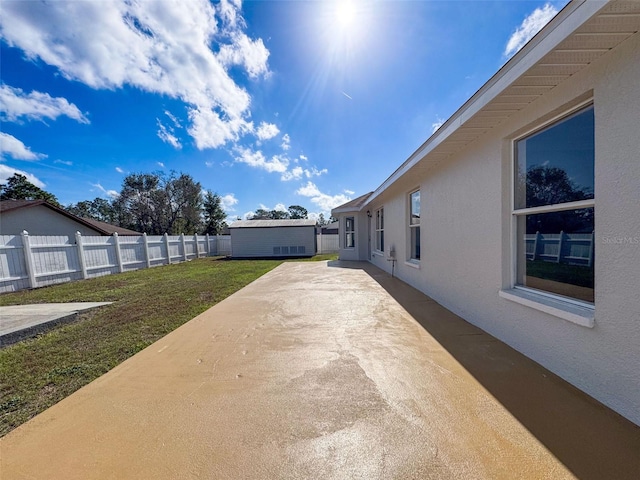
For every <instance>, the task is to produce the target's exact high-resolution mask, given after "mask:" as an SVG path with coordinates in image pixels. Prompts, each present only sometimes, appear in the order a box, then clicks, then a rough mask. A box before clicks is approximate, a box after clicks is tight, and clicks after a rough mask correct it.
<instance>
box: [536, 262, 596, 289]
mask: <svg viewBox="0 0 640 480" xmlns="http://www.w3.org/2000/svg"><path fill="white" fill-rule="evenodd" d="M527 275H529V276H531V277H538V278H544V279H546V280H554V281H556V282H562V283H568V284H571V285H578V286H580V287H587V288H593V268H589V267H583V266H580V265H567V264H566V263H553V262H544V261H542V260H534V261H530V260H529V261H527Z"/></svg>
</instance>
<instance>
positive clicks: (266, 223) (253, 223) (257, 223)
mask: <svg viewBox="0 0 640 480" xmlns="http://www.w3.org/2000/svg"><path fill="white" fill-rule="evenodd" d="M315 226H316V221H315V220H305V219H296V220H291V219H290V220H238V221H236V222H233V223H232V224H231V225H229V229H231V230H233V229H234V228H280V227H315Z"/></svg>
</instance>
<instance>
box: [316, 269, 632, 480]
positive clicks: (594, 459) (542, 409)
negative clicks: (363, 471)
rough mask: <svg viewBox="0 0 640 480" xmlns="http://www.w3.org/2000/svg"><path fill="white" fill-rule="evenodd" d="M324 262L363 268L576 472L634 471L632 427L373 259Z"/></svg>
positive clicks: (610, 475)
mask: <svg viewBox="0 0 640 480" xmlns="http://www.w3.org/2000/svg"><path fill="white" fill-rule="evenodd" d="M328 266H329V267H334V268H351V269H359V270H363V271H364V272H366V273H367V274H368V275H369V276H370V277H371V278H372V279H374V280H375V281H376V282H377V283H378V284H380V285H381V286H382V288H384V289H385V290H386V291H387V293H389V295H391V296H392V297H393V298H394V299H395V300H396V301H397V302H398V303H399V304H400V305H401V306H402V307H403V308H404V309H405V310H406V311H407V312H408V313H409V314H410V315H411V316H412V317H413V318H414V319H415V320H416V321H418V322H419V323H420V325H422V327H423V328H424V329H425V330H426V331H427V332H428V333H429V334H430V335H431V336H432V337H433V338H434V339H436V340H437V341H438V342H439V343H440V344H441V345H442V346H443V347H444V348H445V349H446V350H447V351H448V352H449V353H450V354H451V355H452V356H453V357H454V358H455V359H456V360H457V361H458V362H459V363H460V364H461V365H462V366H463V367H464V368H465V369H466V370H467V371H468V372H469V373H470V374H471V375H473V377H474V378H475V379H476V380H477V381H478V382H480V383H481V384H482V386H483V387H484V388H485V389H486V390H487V391H488V392H490V393H491V395H493V396H494V397H495V398H496V399H497V400H498V401H499V402H500V403H501V404H502V405H503V406H504V407H505V408H506V409H507V410H508V411H509V412H510V413H511V414H512V415H513V416H514V417H515V418H516V419H517V420H518V421H519V422H520V423H521V424H522V425H523V426H524V427H525V428H527V429H528V430H529V431H530V432H531V433H532V434H533V435H535V437H536V438H537V439H538V440H539V441H540V442H541V443H542V444H543V445H544V446H545V447H546V448H547V449H548V450H549V451H550V452H551V453H552V454H553V455H554V456H555V457H556V458H558V460H560V461H561V462H562V463H563V464H564V465H565V466H566V467H567V468H568V469H569V470H571V472H572V473H573V474H574V475H575V476H576V477H578V478H580V479H593V480H596V479H597V480H601V479H627V478H628V479H638V478H640V427H638V426H636V425H634V424H633V423H631V422H630V421H628V420H626V419H625V418H623V417H622V416H620V415H618V414H617V413H615V412H614V411H612V410H611V409H609V408H608V407H606V406H604V405H603V404H601V403H600V402H598V401H597V400H595V399H593V398H592V397H590V396H588V395H586V394H585V393H584V392H582V391H580V390H578V389H577V388H575V387H573V386H572V385H570V384H569V383H567V382H566V381H564V380H562V379H561V378H559V377H558V376H557V375H554V374H553V373H551V372H550V371H548V370H547V369H545V368H543V367H542V366H540V365H539V364H538V363H536V362H534V361H532V360H530V359H529V358H527V357H525V356H524V355H522V354H521V353H519V352H517V351H516V350H514V349H513V348H511V347H509V346H508V345H506V344H505V343H503V342H501V341H500V340H498V339H497V338H495V337H493V336H491V335H489V334H488V333H486V332H484V331H483V330H481V329H480V328H478V327H475V326H473V325H471V324H470V323H468V322H466V321H465V320H463V319H462V318H460V317H458V316H457V315H455V314H453V313H452V312H450V311H449V310H447V309H445V308H444V307H442V306H441V305H439V304H438V303H436V302H435V301H434V300H432V299H431V298H429V297H427V296H426V295H424V294H422V293H421V292H419V291H418V290H416V289H414V288H413V287H411V286H409V285H407V284H406V283H404V282H402V281H401V280H399V279H397V278H392V277H391V276H390V275H389V274H388V273H386V272H384V271H382V270H380V269H379V268H377V267H375V266H374V265H372V264H370V263H367V262H341V261H332V262H328ZM496 461H499V459H496Z"/></svg>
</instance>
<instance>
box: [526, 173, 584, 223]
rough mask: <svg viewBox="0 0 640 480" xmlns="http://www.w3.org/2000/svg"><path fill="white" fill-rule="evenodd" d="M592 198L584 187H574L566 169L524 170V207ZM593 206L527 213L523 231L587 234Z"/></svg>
mask: <svg viewBox="0 0 640 480" xmlns="http://www.w3.org/2000/svg"><path fill="white" fill-rule="evenodd" d="M588 198H593V193H592V192H591V191H590V190H589V189H587V188H580V187H578V186H577V185H576V184H575V183H574V182H573V181H572V180H571V179H570V178H569V175H568V174H567V172H566V171H565V170H563V169H561V168H558V167H545V166H536V167H533V168H531V169H530V170H529V171H528V172H527V176H526V201H527V204H526V205H527V207H537V206H540V205H555V204H560V203H567V202H576V201H579V200H585V199H588ZM592 230H593V208H583V209H578V210H565V211H560V212H551V213H544V214H538V215H527V233H528V234H533V233H536V232H540V233H559V232H560V231H564V232H565V233H569V232H573V233H590V232H591V231H592Z"/></svg>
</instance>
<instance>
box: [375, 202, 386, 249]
mask: <svg viewBox="0 0 640 480" xmlns="http://www.w3.org/2000/svg"><path fill="white" fill-rule="evenodd" d="M376 250H378V251H379V252H384V208H381V209H379V210H376Z"/></svg>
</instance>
